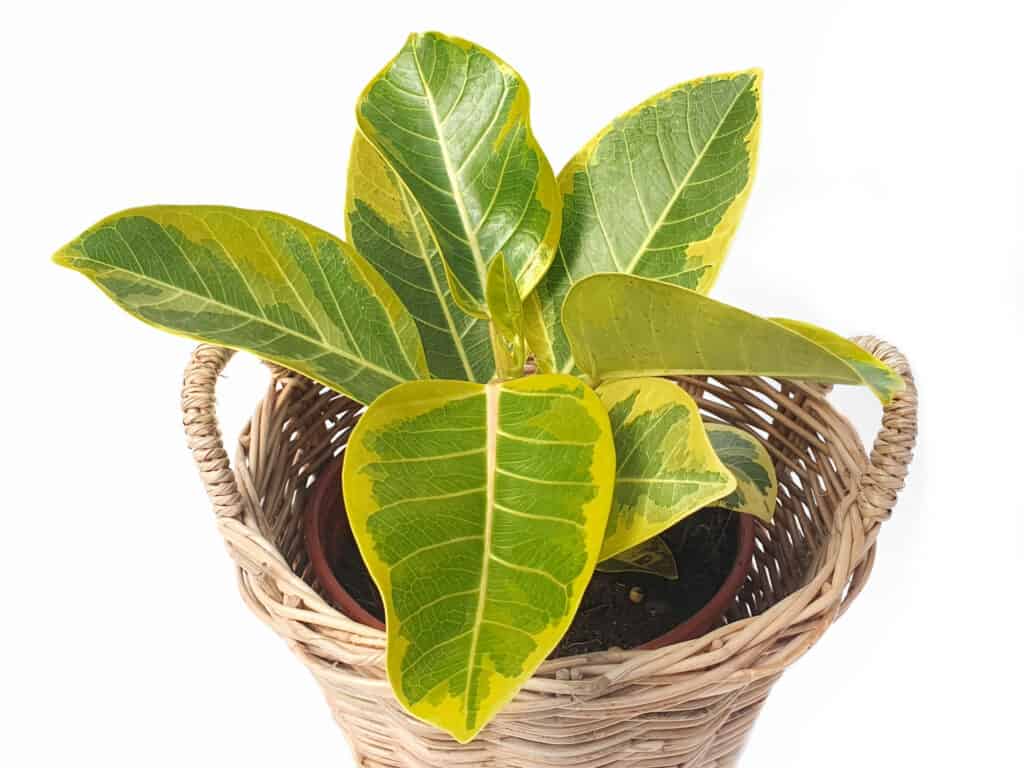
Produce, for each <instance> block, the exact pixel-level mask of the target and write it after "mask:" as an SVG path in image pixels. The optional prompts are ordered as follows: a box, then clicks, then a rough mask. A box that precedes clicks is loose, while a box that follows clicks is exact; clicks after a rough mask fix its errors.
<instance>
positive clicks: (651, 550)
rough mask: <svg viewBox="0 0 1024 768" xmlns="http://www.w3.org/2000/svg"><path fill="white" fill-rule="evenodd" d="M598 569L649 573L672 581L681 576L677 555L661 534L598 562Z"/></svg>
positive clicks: (604, 571)
mask: <svg viewBox="0 0 1024 768" xmlns="http://www.w3.org/2000/svg"><path fill="white" fill-rule="evenodd" d="M597 570H599V571H601V572H603V573H649V574H651V575H652V576H661V578H663V579H669V580H671V581H674V580H676V579H678V578H679V566H678V565H676V556H675V555H673V554H672V549H671V548H670V547H669V545H668V544H666V543H665V540H664V539H662V538H661V537H660V536H655V537H654V538H651V539H648V540H647V541H642V542H640V543H639V544H637V545H636V546H635V547H630V548H629V549H627V550H625V551H624V552H619V554H617V555H615V556H614V557H609V558H608V559H607V560H602V561H601V562H600V563H598V564H597Z"/></svg>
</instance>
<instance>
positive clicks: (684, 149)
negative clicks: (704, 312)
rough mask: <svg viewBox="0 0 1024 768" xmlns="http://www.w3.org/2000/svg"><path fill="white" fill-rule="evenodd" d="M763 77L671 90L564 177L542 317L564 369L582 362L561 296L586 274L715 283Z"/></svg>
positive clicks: (735, 213) (601, 138) (753, 144)
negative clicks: (576, 358)
mask: <svg viewBox="0 0 1024 768" xmlns="http://www.w3.org/2000/svg"><path fill="white" fill-rule="evenodd" d="M760 84H761V73H760V71H759V70H749V71H746V72H736V73H732V74H724V75H714V76H711V77H705V78H702V79H700V80H693V81H691V82H687V83H682V84H680V85H677V86H674V87H672V88H669V89H668V90H666V91H663V92H662V93H659V94H658V95H656V96H654V97H653V98H651V99H648V100H647V101H645V102H643V103H642V104H640V105H638V106H637V107H634V108H633V109H631V110H630V111H629V112H626V113H625V114H623V115H620V116H619V117H617V118H616V119H615V120H614V121H613V122H612V123H611V124H610V125H608V126H607V127H605V128H604V129H603V130H602V131H601V132H600V133H599V134H598V135H597V136H595V137H594V138H593V139H591V141H590V142H588V143H587V145H586V146H585V147H584V148H583V149H582V150H581V151H580V152H579V154H577V155H576V156H575V157H574V158H573V159H572V160H570V161H569V163H568V165H566V167H565V168H564V169H563V170H562V172H561V173H560V174H559V176H558V183H559V188H560V190H561V192H562V194H563V202H564V220H563V225H562V234H561V240H560V242H559V245H558V254H557V257H556V258H555V260H554V262H553V263H552V265H551V269H550V270H549V272H548V274H547V276H546V277H545V278H544V280H543V281H542V282H541V284H540V285H539V286H538V289H537V293H538V296H539V298H540V302H539V304H540V306H539V309H540V310H541V312H540V318H539V319H535V320H534V322H543V323H544V324H545V325H546V326H547V328H548V336H549V338H550V343H551V350H552V351H551V354H552V356H553V357H554V359H555V362H556V367H557V369H558V370H560V371H563V372H569V371H571V370H572V368H573V360H572V356H571V350H570V349H569V345H568V341H567V339H566V337H565V334H564V333H563V329H562V328H561V326H560V322H559V320H560V314H559V313H560V311H561V307H562V303H563V301H564V300H565V297H566V295H567V294H568V292H569V290H570V288H571V287H572V285H573V284H574V283H576V282H578V281H579V280H581V279H582V278H584V277H586V276H587V275H591V274H594V273H597V272H621V273H625V274H635V275H640V276H643V277H650V278H654V279H657V280H661V281H664V282H668V283H671V284H673V285H681V286H684V287H686V288H692V289H694V290H697V291H699V292H701V293H707V291H708V289H710V287H711V285H712V283H714V281H715V278H716V276H717V275H718V269H719V267H720V266H721V264H722V262H723V260H724V259H725V255H726V250H727V248H728V245H729V242H730V241H731V239H732V236H733V233H734V232H735V231H736V227H737V225H738V224H739V220H740V216H741V214H742V212H743V208H744V206H745V205H746V201H747V197H748V196H749V193H750V188H751V183H752V181H753V176H754V167H755V164H756V157H757V143H758V135H759V132H760V125H761V121H760ZM536 309H537V307H532V308H531V311H532V312H533V313H534V317H535V318H536Z"/></svg>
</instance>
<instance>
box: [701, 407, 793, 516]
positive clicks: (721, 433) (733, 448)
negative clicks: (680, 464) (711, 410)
mask: <svg viewBox="0 0 1024 768" xmlns="http://www.w3.org/2000/svg"><path fill="white" fill-rule="evenodd" d="M704 426H705V429H706V430H707V433H708V438H709V439H710V440H711V446H712V447H713V448H714V449H715V453H716V454H718V458H720V459H721V460H722V463H723V464H725V466H726V467H728V469H729V471H730V472H732V475H733V477H735V478H736V489H735V490H734V491H733V492H732V493H730V494H729V495H728V496H726V497H725V498H722V499H719V500H718V501H716V502H715V506H718V507H725V508H726V509H732V510H734V511H736V512H745V513H746V514H748V515H753V516H754V517H757V518H759V519H760V520H764V521H765V522H766V523H767V522H771V519H772V515H774V514H775V504H776V502H777V500H778V495H779V481H778V478H777V477H776V476H775V465H774V463H773V462H772V457H771V455H770V454H769V453H768V449H766V448H765V447H764V444H763V443H762V442H761V441H760V440H758V439H757V438H756V437H754V436H753V435H752V434H750V433H749V432H746V431H744V430H742V429H739V428H738V427H734V426H731V425H729V424H705V425H704Z"/></svg>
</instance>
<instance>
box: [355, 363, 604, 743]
mask: <svg viewBox="0 0 1024 768" xmlns="http://www.w3.org/2000/svg"><path fill="white" fill-rule="evenodd" d="M614 477H615V448H614V444H613V442H612V436H611V429H610V426H609V423H608V416H607V414H606V413H605V410H604V408H603V407H602V405H601V402H600V401H599V400H598V398H597V396H596V395H595V394H594V393H593V391H591V390H590V389H588V388H587V387H586V386H585V385H584V384H583V383H582V382H580V380H579V379H576V378H574V377H571V376H560V375H540V376H529V377H526V378H521V379H517V380H515V381H510V382H504V383H491V384H487V385H482V384H473V383H468V382H455V381H425V382H414V383H411V384H405V385H403V386H400V387H396V388H395V389H393V390H391V391H389V392H388V393H386V394H385V395H384V396H382V397H381V398H380V399H378V400H377V401H376V402H374V403H373V404H372V405H371V406H370V408H369V409H368V410H367V411H366V414H365V415H364V416H363V417H362V419H360V421H359V423H358V425H357V426H356V428H355V430H354V432H353V434H352V438H351V440H350V441H349V443H348V447H347V448H346V455H345V466H344V490H345V503H346V507H347V509H348V515H349V519H350V521H351V523H352V530H353V532H354V534H355V538H356V541H357V542H358V544H359V549H360V551H361V552H362V555H363V558H364V560H365V561H366V564H367V566H368V567H369V570H370V573H371V574H372V576H373V579H374V581H375V582H376V583H377V586H378V587H379V588H380V591H381V595H382V596H383V598H384V603H385V610H386V623H387V669H388V678H389V679H390V681H391V684H392V687H393V688H394V691H395V694H396V696H397V697H398V700H399V701H400V702H401V703H402V705H403V706H404V707H406V709H408V710H409V711H410V712H411V713H412V714H413V715H415V716H417V717H419V718H421V719H423V720H426V721H427V722H429V723H433V724H434V725H437V726H439V727H440V728H443V729H445V730H446V731H448V732H449V733H451V734H452V735H453V736H454V737H455V738H456V739H458V740H459V741H461V742H466V741H469V740H470V739H471V738H473V736H474V735H475V734H476V733H477V732H478V731H479V730H480V729H481V728H482V727H483V726H484V725H485V724H486V723H487V722H488V721H489V720H490V719H491V718H492V717H493V716H494V715H495V714H496V713H497V712H498V710H499V709H501V707H502V706H503V705H504V704H505V703H506V702H508V701H509V700H510V699H511V698H512V697H513V696H514V695H515V693H516V691H518V690H519V688H520V687H521V686H522V684H523V683H524V682H525V681H526V679H527V678H528V677H529V676H530V675H531V674H532V672H533V671H534V669H535V668H536V667H537V665H539V664H540V663H541V662H542V661H543V660H544V658H545V657H546V656H547V655H548V653H550V651H551V650H552V649H553V648H554V647H555V645H556V644H557V643H558V641H559V639H560V638H561V637H562V635H563V634H564V632H565V630H566V629H567V628H568V626H569V624H570V622H571V621H572V618H573V614H574V613H575V612H576V608H577V607H578V605H579V602H580V598H581V597H582V595H583V590H584V589H585V588H586V585H587V583H588V581H589V579H590V576H591V574H592V572H593V569H594V566H595V565H596V564H597V559H598V554H599V552H600V550H601V543H602V538H603V535H604V530H605V525H606V523H607V521H608V511H609V508H610V506H611V499H612V491H613V486H614Z"/></svg>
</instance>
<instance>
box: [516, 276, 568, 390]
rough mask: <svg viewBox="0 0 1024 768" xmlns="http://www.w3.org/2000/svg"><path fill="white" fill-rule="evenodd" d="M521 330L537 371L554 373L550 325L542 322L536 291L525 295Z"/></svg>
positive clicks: (541, 311)
mask: <svg viewBox="0 0 1024 768" xmlns="http://www.w3.org/2000/svg"><path fill="white" fill-rule="evenodd" d="M559 327H561V322H559ZM523 332H524V333H525V334H526V346H527V349H528V350H529V352H530V354H532V355H533V360H534V363H535V364H536V366H537V372H538V373H555V372H556V371H555V356H554V355H555V352H554V347H553V341H552V339H551V332H550V327H549V326H548V325H546V324H545V322H544V316H543V310H542V308H541V305H540V299H539V298H537V291H534V292H533V293H531V294H530V295H529V296H527V297H526V301H524V302H523Z"/></svg>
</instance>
